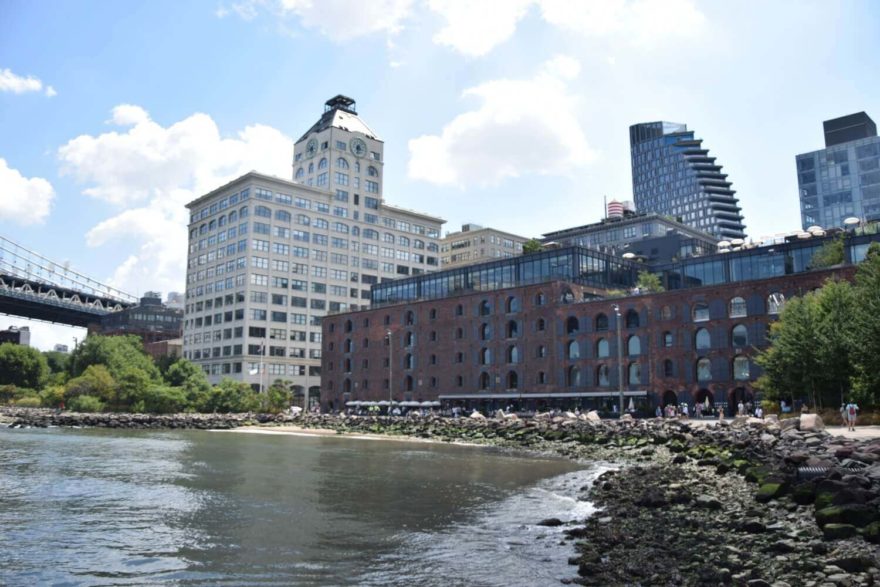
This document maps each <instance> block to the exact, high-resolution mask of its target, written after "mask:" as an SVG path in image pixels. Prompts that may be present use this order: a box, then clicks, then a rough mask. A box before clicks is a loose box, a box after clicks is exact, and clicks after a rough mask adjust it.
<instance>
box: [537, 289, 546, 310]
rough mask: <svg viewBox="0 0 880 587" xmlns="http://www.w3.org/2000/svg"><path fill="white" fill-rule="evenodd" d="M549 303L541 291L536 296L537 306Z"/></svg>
mask: <svg viewBox="0 0 880 587" xmlns="http://www.w3.org/2000/svg"><path fill="white" fill-rule="evenodd" d="M546 302H547V298H546V297H544V292H541V291H539V292H538V293H536V294H535V305H536V306H543V305H544V304H545V303H546Z"/></svg>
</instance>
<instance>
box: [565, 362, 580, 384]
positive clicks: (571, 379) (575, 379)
mask: <svg viewBox="0 0 880 587" xmlns="http://www.w3.org/2000/svg"><path fill="white" fill-rule="evenodd" d="M566 379H568V381H566V383H567V384H568V386H569V387H579V386H580V384H581V370H580V369H579V368H578V367H577V366H576V365H572V366H571V367H569V368H568V374H567V377H566Z"/></svg>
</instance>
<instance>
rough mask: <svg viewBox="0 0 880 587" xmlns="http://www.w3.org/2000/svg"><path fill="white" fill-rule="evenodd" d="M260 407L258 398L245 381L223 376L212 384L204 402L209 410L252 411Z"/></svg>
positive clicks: (226, 411) (228, 411)
mask: <svg viewBox="0 0 880 587" xmlns="http://www.w3.org/2000/svg"><path fill="white" fill-rule="evenodd" d="M259 407H260V398H259V396H258V395H257V394H256V393H254V390H253V389H251V386H250V385H248V384H247V383H240V382H238V381H233V380H232V379H228V378H224V379H223V380H222V381H221V382H220V383H218V384H217V385H215V386H214V388H213V389H212V390H211V394H210V395H209V397H208V401H207V402H206V405H205V409H206V411H209V412H221V413H241V412H253V411H256V410H257V409H258V408H259Z"/></svg>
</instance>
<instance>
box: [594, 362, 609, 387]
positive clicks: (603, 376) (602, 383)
mask: <svg viewBox="0 0 880 587" xmlns="http://www.w3.org/2000/svg"><path fill="white" fill-rule="evenodd" d="M596 383H597V384H598V385H599V387H608V386H609V385H611V380H610V379H609V378H608V365H599V366H598V367H597V368H596Z"/></svg>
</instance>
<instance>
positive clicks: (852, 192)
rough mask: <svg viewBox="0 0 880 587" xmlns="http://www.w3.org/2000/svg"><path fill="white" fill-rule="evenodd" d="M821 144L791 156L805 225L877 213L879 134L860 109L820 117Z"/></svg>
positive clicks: (838, 222)
mask: <svg viewBox="0 0 880 587" xmlns="http://www.w3.org/2000/svg"><path fill="white" fill-rule="evenodd" d="M823 126H824V130H825V148H824V149H822V150H819V151H813V152H812V153H803V154H801V155H798V156H797V157H796V158H795V160H796V164H797V172H798V188H799V194H800V202H801V223H802V225H803V228H805V229H806V228H808V227H810V226H822V227H823V228H834V227H836V226H842V225H843V221H844V220H845V219H846V218H849V217H852V216H854V217H857V218H861V219H863V220H878V219H880V137H878V136H877V127H876V125H875V124H874V121H873V120H871V118H870V117H869V116H868V115H867V114H865V113H864V112H859V113H857V114H850V115H848V116H843V117H841V118H835V119H833V120H826V121H825V122H824V123H823Z"/></svg>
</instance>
